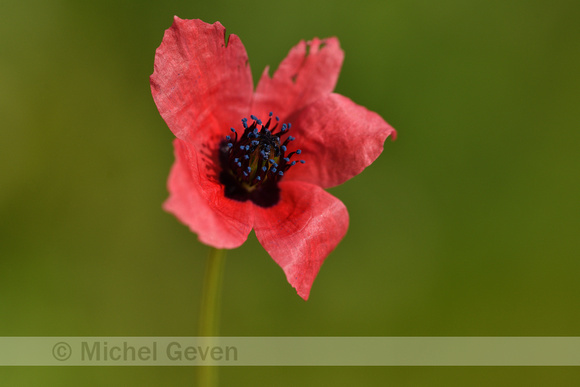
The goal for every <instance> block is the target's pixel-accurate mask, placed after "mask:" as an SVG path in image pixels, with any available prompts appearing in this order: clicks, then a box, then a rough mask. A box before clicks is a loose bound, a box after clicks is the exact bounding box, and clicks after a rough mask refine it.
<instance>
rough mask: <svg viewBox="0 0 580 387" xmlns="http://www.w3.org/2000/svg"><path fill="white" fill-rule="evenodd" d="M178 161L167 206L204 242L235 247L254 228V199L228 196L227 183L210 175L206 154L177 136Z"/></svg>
mask: <svg viewBox="0 0 580 387" xmlns="http://www.w3.org/2000/svg"><path fill="white" fill-rule="evenodd" d="M173 146H174V149H175V163H174V164H173V167H172V168H171V173H170V174H169V180H168V182H167V186H168V189H169V193H170V196H169V198H168V199H167V201H165V203H164V204H163V208H164V209H165V210H166V211H168V212H171V213H172V214H174V215H175V216H176V217H177V218H178V219H179V220H180V221H181V222H182V223H184V224H186V225H187V226H189V228H190V229H191V231H193V232H194V233H196V234H197V235H198V237H199V240H200V241H201V242H202V243H205V244H207V245H210V246H213V247H216V248H225V249H233V248H236V247H239V246H240V245H242V244H243V243H244V242H245V241H246V239H247V238H248V234H249V233H250V231H251V229H252V223H253V216H252V212H251V209H252V207H251V204H250V202H238V201H234V200H230V199H228V198H226V197H224V194H223V186H222V185H220V184H219V183H218V182H217V181H215V179H212V178H208V176H207V174H208V173H209V172H208V171H207V169H206V168H205V166H204V164H205V163H204V161H203V156H202V155H201V154H200V153H199V152H197V151H196V150H195V148H194V147H193V146H191V145H189V144H188V143H186V142H185V141H182V140H179V139H175V140H174V141H173Z"/></svg>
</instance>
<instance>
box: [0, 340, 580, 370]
mask: <svg viewBox="0 0 580 387" xmlns="http://www.w3.org/2000/svg"><path fill="white" fill-rule="evenodd" d="M0 366H580V337H0Z"/></svg>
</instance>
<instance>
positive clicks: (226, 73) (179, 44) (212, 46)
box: [150, 17, 253, 149]
mask: <svg viewBox="0 0 580 387" xmlns="http://www.w3.org/2000/svg"><path fill="white" fill-rule="evenodd" d="M225 34H226V30H225V28H224V26H222V25H221V24H220V23H219V22H216V23H214V24H207V23H204V22H202V21H201V20H182V19H180V18H178V17H175V20H174V22H173V25H172V26H171V28H169V29H168V30H167V31H165V35H164V37H163V41H162V42H161V45H160V46H159V48H158V49H157V51H156V52H155V64H154V69H155V70H154V72H153V75H151V78H150V82H151V92H152V94H153V99H154V100H155V103H156V104H157V108H158V109H159V112H160V113H161V116H162V117H163V119H164V120H165V122H166V123H167V125H168V126H169V128H170V129H171V131H172V132H173V134H175V136H176V137H177V138H180V139H182V140H185V141H188V142H191V143H192V144H194V145H196V147H198V149H199V146H200V145H202V144H205V143H207V142H208V141H210V140H211V141H215V137H216V136H224V135H225V134H227V132H228V130H229V128H230V126H232V125H234V124H235V123H238V122H239V121H240V120H241V119H242V117H244V115H246V114H247V112H248V109H249V107H250V102H251V99H252V92H253V82H252V74H251V72H250V66H249V64H248V56H247V54H246V49H245V48H244V46H243V44H242V42H241V41H240V39H239V38H238V37H237V36H236V35H230V36H229V39H228V40H227V47H226V35H225Z"/></svg>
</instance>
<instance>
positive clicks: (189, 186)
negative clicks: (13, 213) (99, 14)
mask: <svg viewBox="0 0 580 387" xmlns="http://www.w3.org/2000/svg"><path fill="white" fill-rule="evenodd" d="M343 56H344V54H343V52H342V50H341V49H340V47H339V43H338V40H337V39H336V38H329V39H323V40H319V39H316V38H315V39H313V40H312V41H310V42H304V41H301V42H300V43H298V45H297V46H296V47H294V48H293V49H292V50H291V51H290V53H289V54H288V56H287V57H286V59H284V61H283V62H282V63H281V64H280V66H279V68H278V70H277V71H276V72H275V73H274V76H273V77H270V76H269V74H268V68H266V69H265V71H264V73H263V74H262V77H261V79H260V82H259V83H258V86H257V88H256V90H255V91H254V87H253V82H252V75H251V72H250V66H249V64H248V56H247V54H246V50H245V48H244V46H243V45H242V42H241V41H240V39H239V38H238V37H237V36H236V35H230V36H229V39H228V38H226V34H225V28H224V27H223V26H222V25H221V24H220V23H219V22H217V23H214V24H207V23H204V22H202V21H201V20H182V19H179V18H178V17H175V20H174V23H173V25H172V26H171V28H169V29H168V30H167V31H166V32H165V35H164V37H163V41H162V43H161V45H160V46H159V48H158V49H157V51H156V53H155V65H154V72H153V75H151V91H152V94H153V98H154V100H155V103H156V104H157V108H158V109H159V112H160V113H161V116H162V117H163V119H164V120H165V122H166V123H167V125H168V126H169V129H171V131H172V132H173V133H174V134H175V136H176V137H177V138H176V139H175V140H174V142H173V145H174V148H175V158H176V161H175V164H174V165H173V167H172V169H171V173H170V176H169V181H168V188H169V192H170V196H169V199H168V200H167V201H166V202H165V204H164V208H165V210H167V211H169V212H171V213H173V214H174V215H175V216H176V217H177V218H178V219H179V220H180V221H182V222H183V223H185V224H186V225H187V226H189V228H190V229H191V230H192V231H193V232H194V233H196V234H197V235H198V236H199V239H200V241H201V242H203V243H205V244H208V245H211V246H214V247H216V248H227V249H231V248H235V247H238V246H240V245H241V244H242V243H244V242H245V241H246V239H247V237H248V234H249V233H250V231H251V230H252V229H254V231H255V233H256V237H257V238H258V240H259V241H260V243H261V245H262V246H263V247H264V248H265V249H266V251H267V252H268V253H269V254H270V256H271V257H272V258H273V259H274V261H276V263H277V264H278V265H280V267H282V269H283V270H284V272H285V274H286V278H287V279H288V282H290V284H291V285H292V286H293V287H294V288H296V291H297V292H298V294H299V295H300V296H301V297H302V298H304V299H305V300H306V299H308V296H309V293H310V288H311V287H312V283H313V281H314V278H315V277H316V275H317V273H318V271H319V269H320V266H321V265H322V263H323V261H324V259H325V258H326V257H327V256H328V254H329V253H330V252H331V251H332V250H333V249H334V248H335V247H336V245H337V244H338V242H339V241H340V240H341V239H342V238H343V237H344V235H345V233H346V230H347V228H348V212H347V210H346V207H345V206H344V204H342V202H341V201H340V200H338V199H337V198H335V197H334V196H332V195H330V194H329V193H327V192H326V191H325V190H324V188H329V187H333V186H336V185H338V184H341V183H343V182H345V181H346V180H348V179H350V178H351V177H353V176H355V175H357V174H359V173H360V172H362V170H363V169H364V168H366V167H367V166H368V165H370V164H371V163H372V162H373V161H374V160H375V159H376V158H377V157H378V156H379V154H380V153H381V152H382V150H383V143H384V141H385V139H386V138H387V137H388V136H389V135H391V136H393V138H394V137H395V136H396V132H395V130H394V129H393V128H391V127H390V126H389V125H388V124H387V123H386V122H385V121H384V120H383V119H382V118H381V117H380V116H379V115H377V114H376V113H373V112H371V111H368V110H367V109H366V108H364V107H362V106H359V105H357V104H355V103H354V102H352V101H351V100H350V99H348V98H346V97H343V96H342V95H339V94H335V93H332V91H333V89H334V86H335V84H336V81H337V78H338V74H339V72H340V68H341V65H342V60H343Z"/></svg>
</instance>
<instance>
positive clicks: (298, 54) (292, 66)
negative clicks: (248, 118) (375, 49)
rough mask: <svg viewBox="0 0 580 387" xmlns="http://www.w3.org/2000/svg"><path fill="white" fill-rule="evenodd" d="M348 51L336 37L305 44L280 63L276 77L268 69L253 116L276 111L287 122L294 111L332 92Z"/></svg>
mask: <svg viewBox="0 0 580 387" xmlns="http://www.w3.org/2000/svg"><path fill="white" fill-rule="evenodd" d="M343 59H344V52H343V51H342V50H341V49H340V44H339V42H338V39H336V38H327V39H322V40H320V39H318V38H314V39H312V41H309V42H304V41H301V42H300V43H298V45H296V46H295V47H294V48H292V50H290V52H289V53H288V56H287V57H286V59H284V60H283V61H282V63H280V66H278V69H277V70H276V72H275V73H274V76H273V77H272V78H270V76H269V75H268V71H269V68H266V69H265V70H264V73H263V74H262V77H261V79H260V82H259V83H258V87H257V88H256V93H255V95H254V102H253V105H252V113H253V114H256V115H258V117H260V116H264V117H265V116H266V115H267V114H268V112H270V111H272V112H274V113H275V114H276V115H277V116H280V118H281V119H286V117H288V115H290V114H291V113H292V112H293V111H296V110H299V109H301V108H303V107H304V106H306V105H308V104H310V103H312V102H314V101H316V100H317V99H319V98H320V97H322V96H324V95H326V94H328V93H331V92H332V91H333V90H334V86H336V82H337V80H338V75H339V73H340V68H341V67H342V61H343Z"/></svg>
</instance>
